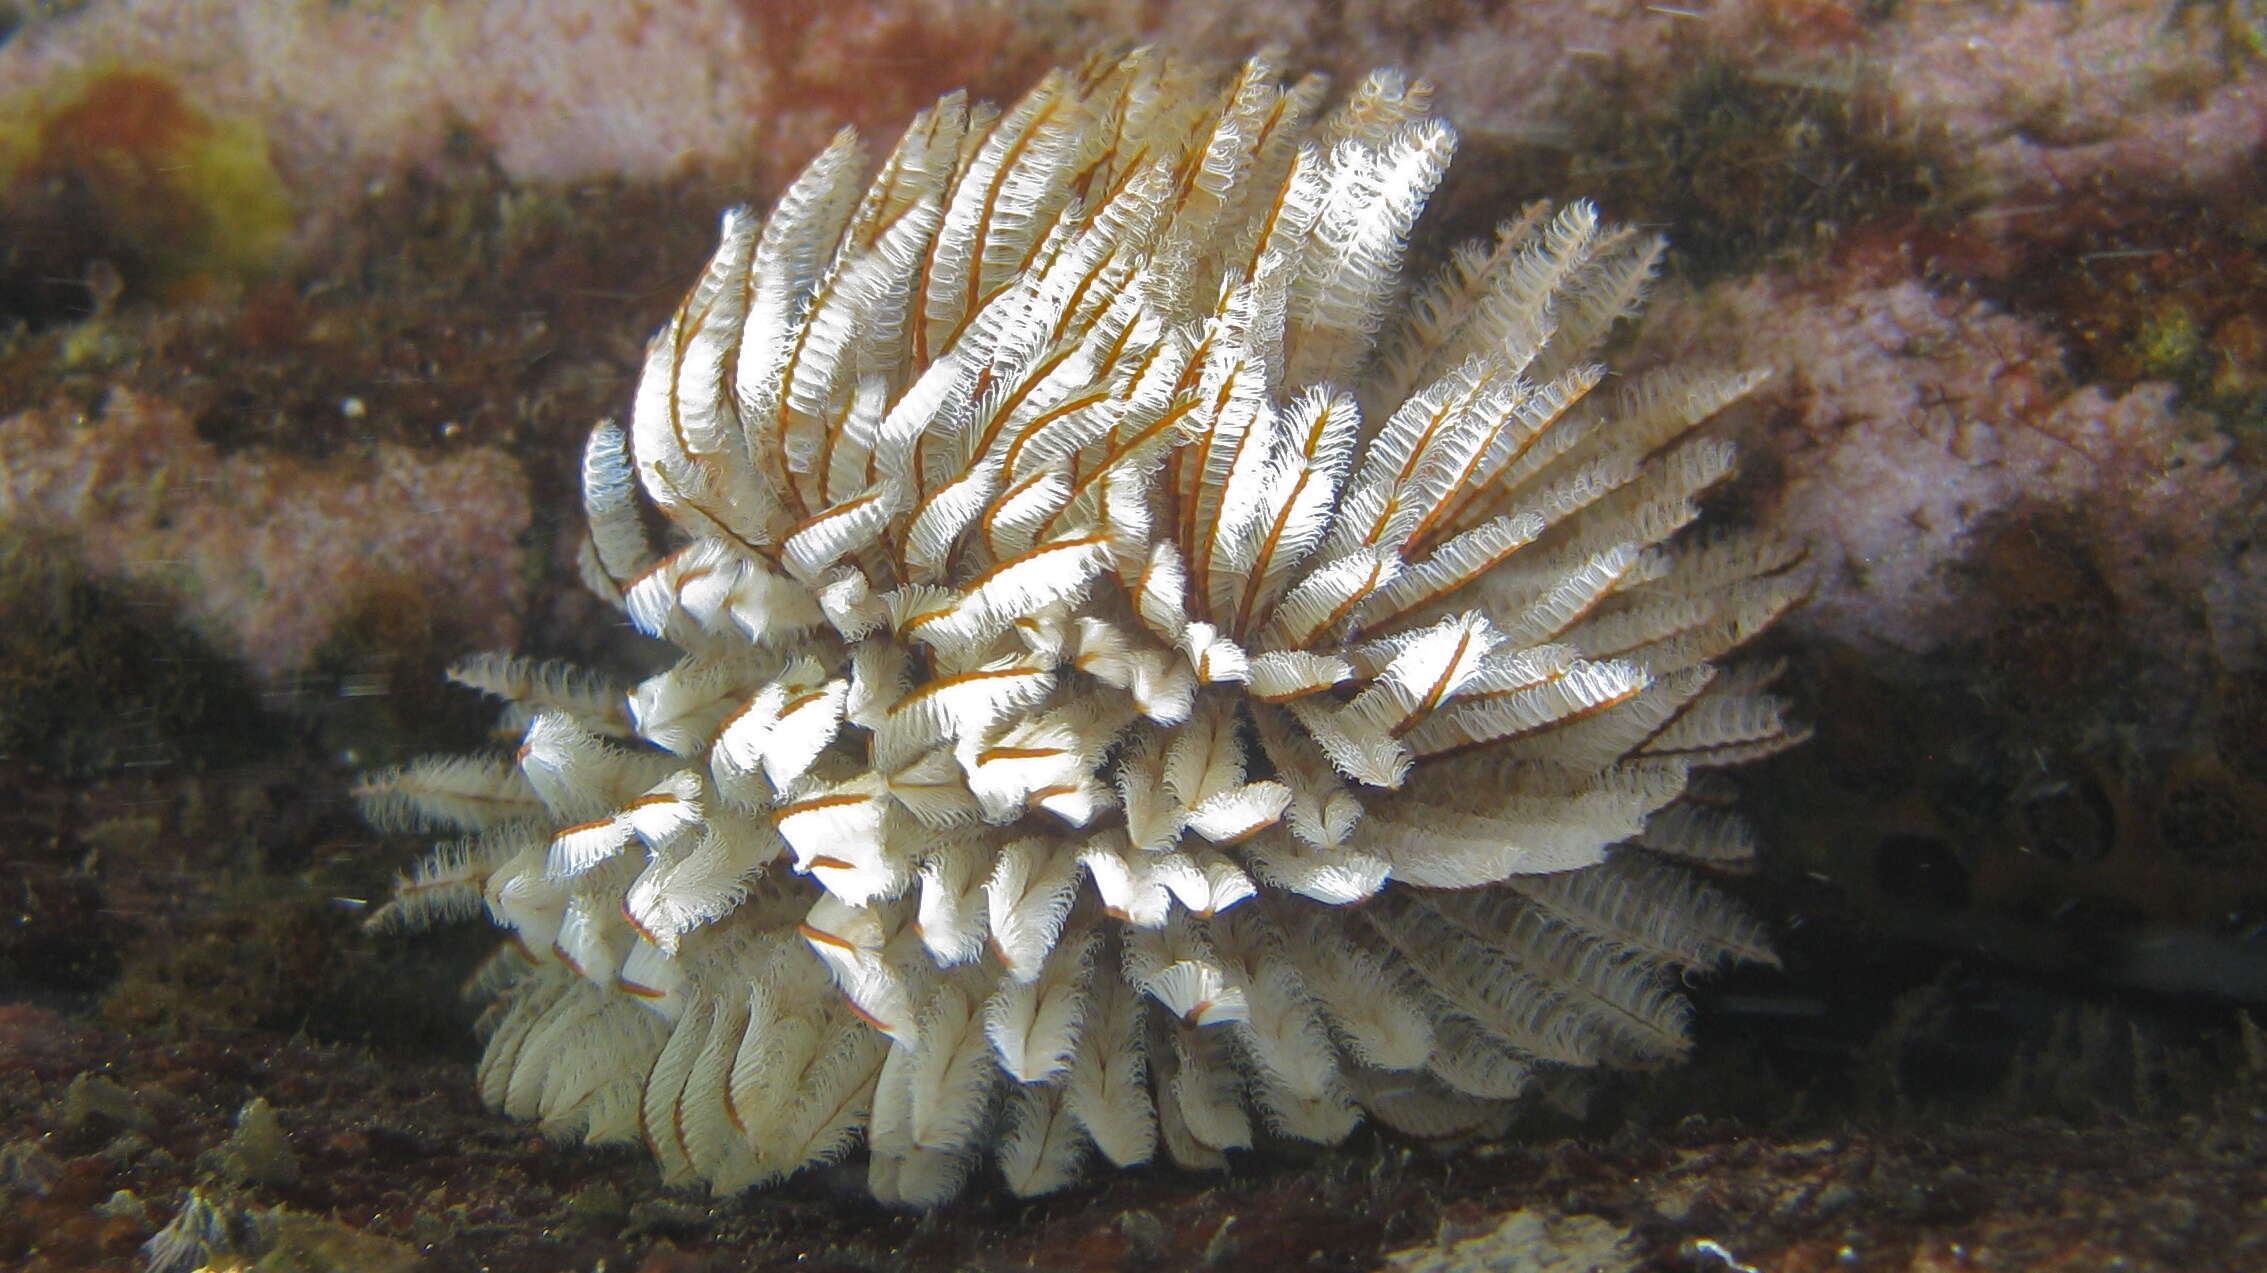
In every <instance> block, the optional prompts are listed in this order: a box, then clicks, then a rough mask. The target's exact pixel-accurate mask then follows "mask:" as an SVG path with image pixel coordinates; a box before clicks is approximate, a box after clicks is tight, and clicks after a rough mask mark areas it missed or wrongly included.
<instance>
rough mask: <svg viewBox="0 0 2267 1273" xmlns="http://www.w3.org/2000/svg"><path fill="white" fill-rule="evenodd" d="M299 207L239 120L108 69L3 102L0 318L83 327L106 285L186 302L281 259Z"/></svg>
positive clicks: (259, 137)
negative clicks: (111, 280) (7, 244)
mask: <svg viewBox="0 0 2267 1273" xmlns="http://www.w3.org/2000/svg"><path fill="white" fill-rule="evenodd" d="M293 221H294V212H293V207H292V202H291V198H290V195H289V193H288V192H287V191H286V190H285V188H284V184H283V179H282V177H281V176H280V175H279V174H278V173H277V172H276V169H275V165H274V164H273V163H272V162H271V161H270V159H269V157H268V143H267V135H266V133H265V132H264V131H262V130H261V129H260V127H259V126H258V125H257V124H255V123H253V122H252V121H250V120H247V119H241V118H234V117H224V116H219V115H214V114H212V113H209V112H207V111H205V110H202V109H200V108H199V107H198V106H196V105H195V104H194V103H192V102H191V101H189V100H188V99H187V98H186V97H185V96H183V94H182V92H181V90H180V88H179V86H177V85H176V84H175V83H174V82H173V81H172V80H170V79H168V78H166V77H165V76H163V75H160V74H157V73H155V72H151V71H145V70H134V69H123V68H114V69H109V70H103V71H97V72H94V73H92V74H90V75H89V76H87V77H86V78H84V79H82V80H80V81H78V82H76V83H74V84H70V85H65V86H56V87H51V88H49V89H47V90H44V91H38V90H35V91H33V92H31V93H27V94H23V95H21V96H19V97H17V98H16V99H15V100H13V101H10V102H6V103H4V104H0V230H4V231H5V233H4V235H0V237H5V238H7V239H9V240H11V241H12V246H11V248H10V250H9V251H8V252H7V254H6V255H5V257H4V258H0V320H8V319H12V320H14V321H17V322H22V323H25V324H27V325H30V326H35V327H36V326H44V325H46V324H47V323H50V322H54V321H70V320H74V319H79V318H84V317H86V316H88V315H89V314H91V313H93V312H94V311H95V310H96V309H97V308H98V305H97V303H96V302H97V299H98V294H99V293H101V292H102V291H103V290H104V287H103V283H102V279H103V278H104V277H105V276H106V275H109V274H113V273H114V274H115V277H116V279H117V280H118V284H119V285H120V286H122V287H123V288H124V289H125V290H126V291H127V292H129V293H130V294H133V295H135V296H150V297H155V298H157V299H161V300H187V299H194V298H196V297H198V296H200V295H202V294H204V293H206V292H207V291H209V290H210V289H211V288H212V287H213V286H215V285H216V284H226V283H229V282H232V281H236V280H242V279H247V278H256V277H259V276H261V275H263V274H266V273H268V272H269V271H271V270H273V269H274V268H275V267H276V266H278V265H279V264H281V261H282V257H283V253H284V249H285V247H286V245H287V243H288V241H289V236H290V232H291V229H292V225H293Z"/></svg>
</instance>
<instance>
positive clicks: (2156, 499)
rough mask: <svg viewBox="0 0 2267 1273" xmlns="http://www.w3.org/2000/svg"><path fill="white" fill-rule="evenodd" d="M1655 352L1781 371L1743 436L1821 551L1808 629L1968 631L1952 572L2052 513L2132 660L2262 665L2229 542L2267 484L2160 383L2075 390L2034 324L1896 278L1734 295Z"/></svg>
mask: <svg viewBox="0 0 2267 1273" xmlns="http://www.w3.org/2000/svg"><path fill="white" fill-rule="evenodd" d="M1648 340H1649V341H1658V342H1662V343H1663V344H1664V346H1665V347H1667V348H1675V349H1679V350H1689V349H1691V348H1694V347H1698V348H1703V349H1706V350H1708V351H1709V353H1710V354H1711V355H1712V356H1722V357H1732V358H1736V359H1739V360H1743V361H1748V362H1753V363H1756V364H1759V365H1763V366H1769V367H1773V368H1776V369H1777V371H1778V374H1777V376H1775V378H1774V381H1773V382H1772V383H1771V384H1769V385H1767V386H1765V388H1764V389H1763V390H1761V391H1760V392H1759V394H1758V406H1757V407H1756V408H1755V411H1754V413H1753V416H1752V417H1751V419H1752V420H1753V421H1754V423H1753V427H1752V428H1751V429H1750V430H1749V433H1750V436H1749V437H1748V438H1747V440H1748V441H1749V442H1750V444H1751V445H1755V446H1756V447H1757V448H1758V449H1759V450H1761V451H1763V452H1765V453H1768V454H1769V455H1770V456H1772V458H1773V459H1774V460H1775V461H1776V464H1777V466H1778V469H1779V471H1780V474H1781V483H1780V485H1779V488H1778V491H1777V494H1776V497H1775V501H1776V504H1777V510H1776V514H1775V517H1776V519H1777V522H1778V524H1780V525H1782V526H1783V527H1785V528H1786V529H1787V530H1788V531H1789V532H1790V533H1795V534H1801V535H1807V536H1808V537H1810V539H1811V541H1812V543H1813V545H1814V550H1815V551H1816V552H1818V553H1819V554H1820V555H1821V556H1822V557H1824V558H1825V566H1826V569H1825V570H1824V571H1823V572H1822V576H1823V578H1824V579H1825V580H1826V582H1825V584H1824V586H1823V587H1822V589H1821V591H1820V593H1819V595H1818V596H1817V597H1816V598H1815V599H1814V601H1813V602H1812V604H1811V605H1810V606H1809V607H1807V608H1806V609H1805V610H1804V611H1803V612H1802V613H1801V614H1799V615H1798V616H1797V618H1796V620H1795V623H1796V624H1797V625H1798V626H1801V627H1805V628H1808V629H1810V630H1812V631H1815V632H1824V633H1828V634H1831V635H1834V636H1837V637H1840V638H1843V639H1847V640H1850V641H1853V642H1855V643H1857V644H1859V645H1860V646H1862V647H1866V648H1870V649H1873V650H1876V651H1883V650H1900V651H1903V652H1906V653H1913V654H1921V653H1927V652H1929V651H1931V650H1934V649H1936V648H1938V647H1940V646H1942V645H1943V644H1945V643H1946V642H1948V641H1952V640H1957V639H1961V638H1964V637H1970V636H1975V635H1979V634H1980V633H1979V627H1980V625H1984V624H1988V623H1990V622H1992V621H1993V619H1994V617H1995V611H1994V608H1993V607H1992V606H1990V605H1987V604H1979V603H1980V602H1984V601H1986V600H1988V598H1987V597H1986V596H1984V595H1983V594H1982V592H1981V591H1980V589H1982V588H1983V587H1984V585H1983V584H1981V583H1980V582H1979V580H1978V578H1977V577H1976V574H1975V572H1973V571H1971V570H1968V569H1966V568H1965V566H1964V563H1965V562H1967V561H1968V560H1969V559H1971V558H1973V557H1974V555H1975V554H1976V553H1977V551H1978V550H1979V549H1980V547H1981V546H1982V543H1983V540H1984V539H1985V538H1986V536H1987V535H1988V533H1989V532H1990V531H1992V530H1994V529H1995V528H1998V527H2001V526H2005V525H2008V524H2009V523H2010V521H2011V519H2014V518H2018V517H2023V516H2027V515H2029V514H2031V513H2036V512H2051V513H2056V514H2060V515H2062V523H2061V524H2063V525H2065V526H2070V527H2075V528H2077V533H2078V534H2079V535H2080V537H2081V541H2082V542H2081V549H2082V551H2083V553H2084V555H2085V556H2086V558H2087V565H2088V566H2089V567H2090V568H2091V569H2092V570H2093V571H2094V572H2095V573H2096V574H2097V575H2098V576H2099V577H2100V578H2101V580H2102V582H2103V583H2104V585H2105V586H2106V588H2107V591H2108V593H2109V595H2110V597H2111V598H2112V599H2113V601H2114V603H2115V604H2116V606H2117V607H2118V610H2119V612H2120V613H2121V615H2122V616H2123V626H2124V629H2125V631H2126V633H2127V638H2128V639H2129V640H2131V641H2133V642H2134V643H2135V644H2136V645H2137V646H2140V647H2142V648H2143V649H2145V650H2148V651H2150V652H2152V653H2153V654H2155V655H2156V656H2157V657H2161V658H2169V657H2186V656H2190V655H2198V654H2203V655H2208V656H2209V657H2212V658H2214V659H2216V660H2218V661H2220V662H2222V663H2225V664H2230V665H2237V666H2240V665H2243V664H2245V663H2247V662H2250V661H2251V660H2252V658H2253V647H2254V643H2255V640H2256V637H2255V634H2256V633H2257V632H2258V631H2259V630H2260V628H2261V627H2262V625H2263V621H2267V603H2263V601H2262V596H2263V594H2262V590H2261V589H2260V588H2259V586H2258V581H2259V579H2260V577H2261V576H2262V575H2267V554H2262V553H2261V552H2260V551H2259V550H2257V549H2250V550H2245V549H2243V548H2242V547H2241V546H2240V545H2238V544H2235V543H2234V542H2233V536H2234V532H2236V531H2237V530H2239V529H2240V528H2241V522H2242V519H2243V517H2244V512H2243V510H2244V509H2246V508H2247V507H2250V506H2251V505H2253V504H2254V503H2255V502H2256V501H2257V500H2258V499H2259V497H2260V495H2261V491H2260V482H2259V480H2258V477H2257V475H2256V474H2255V473H2253V472H2251V471H2250V470H2248V469H2247V468H2246V467H2245V466H2243V465H2242V464H2240V463H2239V462H2236V461H2235V460H2233V458H2232V457H2231V451H2232V448H2233V443H2232V441H2231V439H2230V438H2229V437H2228V436H2227V435H2226V434H2225V433H2223V432H2221V431H2220V430H2219V429H2218V428H2217V427H2215V424H2214V421H2213V420H2212V419H2211V418H2210V417H2208V416H2205V415H2203V414H2202V413H2199V412H2194V411H2186V410H2182V409H2180V408H2178V407H2177V406H2175V405H2174V403H2173V401H2172V398H2173V394H2172V390H2171V389H2170V388H2169V387H2168V386H2165V385H2163V384H2155V383H2144V384H2141V385H2138V386H2135V387H2133V388H2131V389H2129V390H2125V391H2123V392H2114V391H2111V390H2109V389H2106V388H2105V387H2103V386H2100V385H2084V386H2074V385H2073V384H2072V383H2071V382H2070V380H2069V378H2068V376H2067V374H2066V372H2065V368H2064V357H2065V356H2064V350H2063V349H2062V347H2061V345H2060V344H2059V343H2058V342H2057V341H2056V340H2055V339H2053V338H2052V337H2051V336H2049V335H2048V334H2046V333H2044V332H2042V331H2041V330H2040V329H2039V328H2037V327H2036V326H2034V325H2032V324H2031V323H2030V322H2028V321H2027V320H2025V319H2022V318H2019V317H2016V316H2014V315H2011V314H2008V313H2006V312H2003V311H2001V310H1999V309H1997V308H1996V307H1994V306H1993V305H1991V304H1989V303H1987V302H1984V301H1980V300H1974V299H1966V298H1962V297H1957V296H1949V295H1943V294H1939V293H1937V292H1934V291H1932V290H1930V289H1929V288H1928V287H1926V286H1924V285H1923V284H1921V283H1919V282H1917V281H1914V280H1912V279H1907V278H1891V279H1887V280H1868V279H1862V278H1852V279H1841V280H1834V281H1830V282H1816V281H1812V282H1806V283H1798V282H1794V281H1792V280H1789V279H1787V278H1782V277H1773V276H1758V277H1754V278H1749V279H1743V280H1737V281H1733V282H1728V283H1725V284H1721V285H1718V286H1716V287H1714V288H1712V289H1709V290H1708V291H1707V292H1705V293H1704V294H1702V295H1701V296H1699V297H1697V298H1690V299H1687V300H1685V301H1683V302H1681V303H1677V304H1669V305H1664V306H1663V307H1662V310H1661V317H1660V318H1659V320H1657V323H1656V325H1655V326H1654V327H1653V328H1652V329H1651V331H1650V332H1649V333H1648ZM2223 541H2227V542H2223Z"/></svg>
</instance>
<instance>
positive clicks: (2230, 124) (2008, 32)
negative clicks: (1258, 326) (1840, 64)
mask: <svg viewBox="0 0 2267 1273" xmlns="http://www.w3.org/2000/svg"><path fill="white" fill-rule="evenodd" d="M2231 10H2234V11H2235V12H2231ZM2246 13H2249V14H2250V15H2251V16H2249V18H2248V20H2249V21H2251V22H2257V21H2258V20H2259V19H2258V17H2257V16H2256V10H2254V9H2250V8H2249V7H2248V6H2242V5H2236V6H2218V5H2190V6H2172V5H2165V4H2159V3H2143V2H2138V0H2078V2H2077V3H2065V2H2063V0H2034V2H2030V3H2017V4H1973V3H1949V2H1947V0H1925V2H1923V3H1917V4H1907V5H1902V6H1900V7H1899V11H1898V15H1897V17H1896V19H1895V20H1894V21H1893V23H1892V24H1891V25H1889V26H1888V27H1887V28H1885V29H1884V30H1883V31H1882V32H1881V33H1880V35H1879V38H1878V39H1877V40H1876V41H1875V42H1874V44H1873V45H1872V46H1871V48H1870V53H1871V59H1870V61H1871V63H1872V65H1873V67H1874V73H1875V74H1876V75H1877V76H1878V78H1879V79H1880V81H1881V82H1882V83H1883V85H1884V86H1885V87H1886V88H1887V90H1888V92H1889V94H1890V96H1891V98H1892V99H1893V101H1894V102H1895V107H1896V113H1897V115H1898V116H1899V117H1900V118H1901V119H1904V120H1906V121H1907V122H1910V123H1927V124H1934V125H1937V126H1940V127H1942V128H1943V129H1944V130H1945V132H1946V134H1947V136H1946V140H1947V141H1948V142H1949V143H1950V146H1949V149H1950V150H1951V151H1952V153H1954V154H1956V155H1958V156H1960V160H1959V162H1960V163H1961V164H1962V165H1963V166H1965V167H1966V168H1967V169H1968V170H1969V173H1970V176H1971V179H1972V180H1976V181H1979V182H1980V184H1982V185H1983V187H1984V188H1985V189H1986V190H1987V191H1989V192H1991V193H1994V194H1997V195H2000V196H2002V197H2015V198H2025V197H2041V196H2047V195H2052V194H2056V193H2061V192H2066V191H2069V190H2073V189H2077V188H2080V187H2082V186H2084V185H2086V184H2089V183H2093V182H2097V181H2099V182H2103V183H2106V184H2109V185H2113V186H2117V187H2120V188H2124V189H2129V190H2137V191H2148V192H2152V193H2154V194H2156V195H2157V196H2159V197H2162V196H2164V195H2166V194H2170V193H2174V192H2195V191H2199V190H2203V189H2208V188H2209V187H2211V186H2213V185H2217V184H2219V183H2223V182H2226V181H2228V180H2230V179H2234V178H2240V177H2241V176H2242V175H2243V174H2244V172H2245V171H2246V169H2247V167H2248V165H2249V164H2250V163H2251V162H2252V159H2251V156H2252V155H2253V154H2255V153H2256V152H2257V150H2258V148H2259V146H2260V144H2261V143H2262V142H2267V64H2263V63H2262V62H2261V60H2260V58H2259V57H2258V56H2257V54H2256V52H2252V51H2247V50H2246V49H2245V48H2244V47H2242V43H2243V39H2244V37H2243V34H2242V30H2241V27H2242V23H2243V22H2244V21H2246V20H2247V18H2246V16H2245V15H2246ZM2252 38H2254V39H2256V38H2258V37H2257V34H2256V32H2255V33H2254V35H2253V37H2252Z"/></svg>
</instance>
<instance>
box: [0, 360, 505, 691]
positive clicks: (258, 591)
mask: <svg viewBox="0 0 2267 1273" xmlns="http://www.w3.org/2000/svg"><path fill="white" fill-rule="evenodd" d="M10 524H13V525H15V526H18V527H22V528H25V529H29V530H34V531H37V532H38V533H40V534H42V535H47V536H54V537H57V538H58V539H60V540H61V541H62V542H63V543H64V544H65V545H66V546H67V547H69V548H71V549H74V550H75V551H76V552H77V553H78V554H79V555H80V557H81V559H82V560H83V561H84V563H85V564H86V566H87V567H88V568H89V569H92V570H95V571H98V572H101V573H105V574H114V575H120V576H124V577H125V578H127V579H129V580H131V581H133V582H134V583H136V584H138V585H142V586H145V587H148V588H150V589H151V590H152V591H154V592H156V593H158V594H159V595H162V596H167V597H169V598H171V599H173V600H174V601H175V602H176V603H177V604H178V605H179V606H180V607H181V609H182V612H183V614H184V616H185V617H186V618H187V619H188V621H189V622H190V623H191V624H192V625H193V626H195V627H197V628H198V629H200V630H201V631H203V632H204V633H205V635H206V636H207V637H209V638H211V639H212V640H214V641H215V642H216V643H217V644H219V645H220V646H221V647H222V648H224V649H227V650H230V651H232V652H234V653H236V654H238V655H240V656H241V657H242V658H244V659H245V660H246V662H248V663H249V664H250V665H251V666H252V668H253V669H254V670H255V671H256V672H258V673H260V674H261V675H262V676H264V677H266V678H268V679H269V680H270V681H271V682H273V681H277V680H280V679H281V678H284V677H286V676H288V675H289V674H290V673H292V672H293V671H296V670H298V669H300V668H301V667H303V666H304V665H305V664H306V662H307V660H308V658H309V656H310V655H311V654H313V653H314V651H315V650H316V648H317V647H318V646H319V645H320V644H321V643H322V642H323V640H324V639H325V637H327V636H329V635H330V634H331V633H332V632H333V630H334V629H335V628H336V627H337V625H338V624H339V622H340V621H341V620H342V619H345V618H347V617H349V616H350V615H351V614H353V613H354V612H355V610H356V609H357V607H361V606H366V605H370V604H373V603H377V602H380V600H381V599H383V598H389V597H403V596H409V597H415V596H419V595H436V596H447V597H449V598H451V602H450V604H451V607H452V621H453V622H456V623H458V624H460V625H461V630H462V631H464V632H466V633H467V634H468V635H469V638H470V639H471V640H472V641H474V642H477V643H499V644H508V643H510V642H511V641H512V640H513V639H514V638H515V637H516V636H517V635H518V618H517V616H518V613H519V607H520V602H521V597H522V593H523V588H522V585H521V581H520V575H521V571H520V556H521V549H520V544H519V541H520V537H521V536H522V534H523V532H524V531H525V530H526V528H527V525H528V496H527V491H526V483H525V479H524V478H523V476H522V475H521V473H520V471H519V468H518V466H517V465H515V464H514V463H513V462H512V460H511V459H510V458H509V457H507V456H506V455H504V454H503V453H502V452H501V451H497V450H495V449H492V448H487V447H478V448H471V449H467V450H464V451H460V452H455V453H448V454H424V453H420V452H417V451H413V450H410V449H409V448H406V447H402V446H396V445H379V446H377V447H374V448H372V449H371V450H369V451H367V452H364V453H361V454H354V455H340V456H336V457H332V458H328V459H324V460H320V461H307V460H300V459H293V458H287V457H282V456H278V455H274V454H267V453H260V452H255V451H242V452H238V453H235V454H229V455H223V454H222V453H221V452H220V451H219V450H218V449H216V448H215V447H213V446H212V445H211V444H210V443H207V442H205V441H204V440H203V439H201V438H199V437H198V436H197V432H196V428H195V426H194V423H193V422H192V421H191V420H190V419H189V417H188V416H187V415H186V414H184V413H183V412H182V411H181V410H180V409H178V408H177V407H176V406H175V405H173V404H171V403H169V402H166V401H163V400H159V399H152V398H146V397H141V396H137V395H134V394H130V393H127V392H125V391H123V390H114V391H112V392H111V393H110V395H109V396H108V398H107V400H106V404H105V407H104V408H103V410H102V411H101V413H100V414H99V415H98V416H94V417H82V416H80V415H78V414H77V413H75V412H71V411H68V410H63V409H54V408H35V409H32V410H27V411H23V412H20V413H18V414H16V415H13V416H8V417H5V418H0V525H10ZM436 526H445V527H446V529H445V531H439V532H437V531H436V530H435V527H436Z"/></svg>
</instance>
